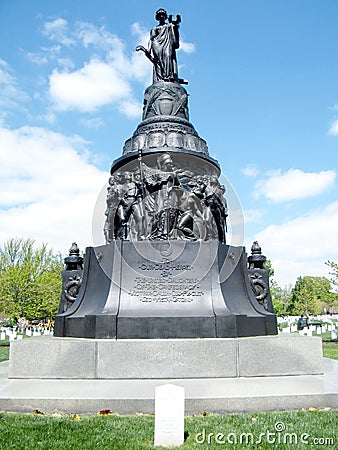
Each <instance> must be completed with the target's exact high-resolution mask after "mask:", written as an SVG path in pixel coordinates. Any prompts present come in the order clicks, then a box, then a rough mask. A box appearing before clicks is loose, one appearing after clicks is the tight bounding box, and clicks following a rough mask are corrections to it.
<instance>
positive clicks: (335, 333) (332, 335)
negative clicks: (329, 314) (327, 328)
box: [331, 330, 337, 339]
mask: <svg viewBox="0 0 338 450" xmlns="http://www.w3.org/2000/svg"><path fill="white" fill-rule="evenodd" d="M331 339H337V331H336V330H333V331H331Z"/></svg>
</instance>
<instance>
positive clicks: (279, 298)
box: [265, 259, 291, 316]
mask: <svg viewBox="0 0 338 450" xmlns="http://www.w3.org/2000/svg"><path fill="white" fill-rule="evenodd" d="M265 267H266V268H267V269H270V273H269V286H270V295H271V300H272V304H273V307H274V310H275V313H276V314H277V316H286V315H287V314H288V312H287V311H288V305H289V303H290V300H291V288H290V287H285V288H282V287H281V286H279V284H278V283H277V281H276V280H275V279H274V275H275V270H274V268H273V267H272V264H271V261H270V260H269V259H268V260H266V262H265Z"/></svg>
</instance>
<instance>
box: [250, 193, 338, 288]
mask: <svg viewBox="0 0 338 450" xmlns="http://www.w3.org/2000/svg"><path fill="white" fill-rule="evenodd" d="M337 229H338V201H337V202H334V203H331V204H329V205H327V206H326V207H325V208H323V209H318V210H314V211H312V212H311V213H308V214H305V215H302V216H300V217H298V218H296V219H293V220H290V221H288V222H285V223H283V224H280V225H269V226H268V227H266V228H265V229H264V230H263V231H261V232H259V233H257V234H256V236H255V240H258V242H259V244H260V245H261V247H262V251H263V254H265V255H266V256H267V257H268V258H269V259H271V261H272V266H273V267H274V269H275V274H276V279H277V281H278V282H279V283H280V284H281V285H282V286H284V285H286V284H289V283H294V282H295V280H296V279H297V278H298V277H299V276H305V275H313V276H315V275H319V276H328V268H327V267H326V266H325V261H327V260H328V259H330V260H333V261H338V233H337ZM250 245H251V244H250Z"/></svg>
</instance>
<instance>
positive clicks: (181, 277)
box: [55, 9, 277, 339]
mask: <svg viewBox="0 0 338 450" xmlns="http://www.w3.org/2000/svg"><path fill="white" fill-rule="evenodd" d="M156 20H157V21H158V24H157V25H156V26H155V27H154V28H153V29H152V30H151V32H150V41H149V47H148V49H145V48H144V47H142V46H138V47H137V48H136V50H137V51H142V52H144V54H145V56H146V57H147V58H148V59H149V60H150V62H151V64H152V65H153V83H152V85H151V86H149V87H148V88H147V89H146V91H145V93H144V102H143V105H144V106H143V114H142V121H141V123H140V124H139V125H138V127H137V129H136V130H135V132H134V134H133V135H132V137H131V138H129V139H128V140H127V141H126V142H125V145H124V147H123V154H122V156H121V157H120V158H118V159H117V160H115V161H114V162H113V164H112V167H111V177H110V178H109V187H108V190H107V198H106V204H107V209H106V212H105V214H106V222H105V224H104V234H105V239H106V245H103V246H99V247H95V248H88V249H87V252H86V256H85V263H84V268H83V276H82V279H81V287H80V289H79V292H78V294H77V296H76V299H75V300H74V301H73V303H70V304H68V306H67V304H66V303H64V305H65V306H66V307H64V308H63V310H62V308H61V310H60V312H59V314H58V315H57V317H56V321H55V336H65V337H86V338H117V339H124V338H129V339H138V338H146V339H152V338H160V339H162V338H225V337H239V336H263V335H274V334H276V333H277V326H276V316H275V315H274V313H273V308H272V304H271V300H270V299H269V293H268V286H267V283H268V278H267V270H264V267H263V265H262V264H260V265H259V264H258V265H257V264H256V265H253V266H252V267H253V268H255V269H254V270H253V271H252V270H251V272H252V273H251V274H250V273H249V272H248V268H247V266H248V261H247V257H246V253H245V249H244V247H233V246H231V245H227V243H226V229H227V218H228V205H227V200H226V192H225V187H224V185H222V184H221V183H220V181H219V177H220V172H221V169H220V166H219V164H218V162H217V161H216V160H215V159H213V158H211V157H210V156H209V152H208V147H207V143H206V141H205V140H204V139H202V138H201V137H200V136H199V135H198V133H197V131H196V130H195V128H194V126H193V125H192V124H191V123H190V122H189V109H188V93H187V91H186V89H185V88H184V87H183V86H182V85H183V84H187V81H185V80H183V79H181V78H179V76H178V72H177V59H176V50H177V49H178V48H179V24H180V22H181V18H180V16H177V18H176V20H173V17H172V16H171V15H170V16H169V17H167V13H166V11H164V10H163V9H160V10H158V11H157V12H156ZM258 249H259V247H258ZM256 250H257V249H256ZM259 250H260V249H259ZM259 250H258V253H259V254H260V252H259ZM261 257H262V256H261ZM252 258H254V255H253V256H252ZM263 258H264V257H263ZM258 259H259V258H258ZM74 273H75V272H74ZM77 275H78V274H77ZM69 276H73V277H74V275H73V274H70V275H69ZM220 280H221V281H220ZM67 282H69V279H68V280H67V278H66V279H65V283H64V284H66V283H67ZM73 284H74V283H73ZM255 293H256V296H255Z"/></svg>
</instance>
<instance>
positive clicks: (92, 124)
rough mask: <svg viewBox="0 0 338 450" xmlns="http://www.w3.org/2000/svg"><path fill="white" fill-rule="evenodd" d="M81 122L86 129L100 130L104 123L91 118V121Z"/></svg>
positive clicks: (84, 120)
mask: <svg viewBox="0 0 338 450" xmlns="http://www.w3.org/2000/svg"><path fill="white" fill-rule="evenodd" d="M81 122H82V123H83V125H84V126H85V127H87V128H100V127H102V125H103V124H104V121H103V120H102V119H101V118H100V117H92V118H91V119H82V120H81Z"/></svg>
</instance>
